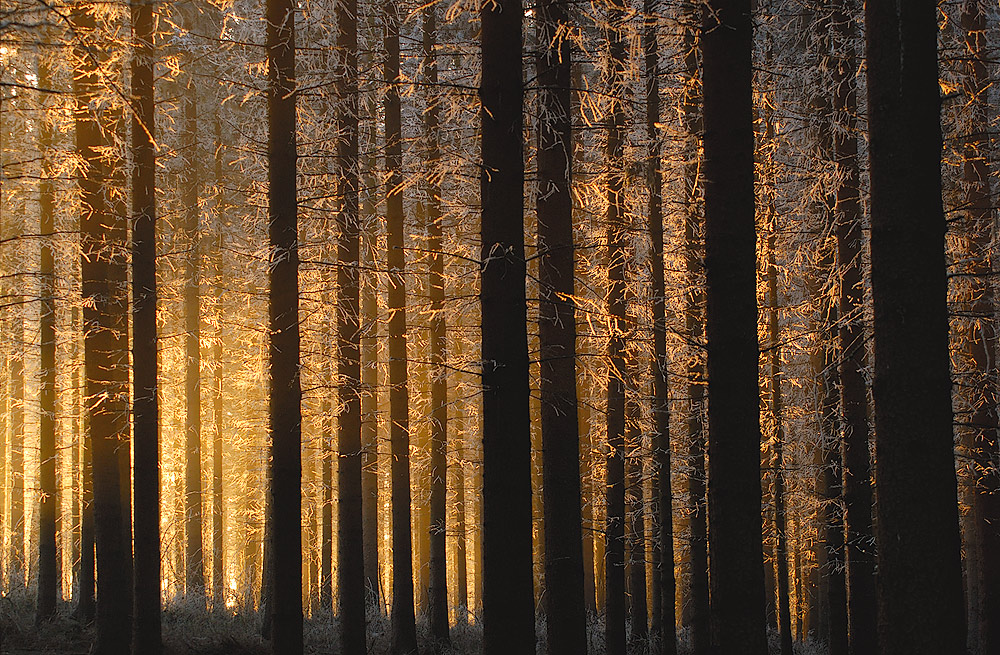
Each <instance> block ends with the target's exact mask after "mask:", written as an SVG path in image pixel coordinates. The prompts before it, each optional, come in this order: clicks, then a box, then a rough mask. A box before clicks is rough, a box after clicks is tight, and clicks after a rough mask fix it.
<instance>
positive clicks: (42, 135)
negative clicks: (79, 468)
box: [35, 60, 60, 623]
mask: <svg viewBox="0 0 1000 655" xmlns="http://www.w3.org/2000/svg"><path fill="white" fill-rule="evenodd" d="M51 83H52V81H51V75H50V71H49V67H48V65H47V64H45V63H44V61H41V60H40V61H39V63H38V84H39V85H40V86H43V85H44V87H43V88H47V87H49V85H50V84H51ZM46 104H47V103H46ZM43 107H44V105H43ZM40 123H41V124H40V126H39V138H38V146H39V151H40V152H41V156H42V158H43V159H42V170H41V180H40V181H39V185H38V196H39V197H38V206H39V229H38V233H39V234H40V235H41V238H42V239H43V240H42V245H41V253H40V255H41V261H40V264H41V266H40V270H39V272H40V273H41V277H40V279H39V282H40V287H41V288H40V293H39V295H40V296H41V302H40V306H39V310H38V320H39V340H40V342H41V352H40V361H39V365H40V369H41V379H40V380H39V389H38V396H39V417H38V442H39V450H38V462H39V464H38V481H39V491H40V492H41V493H40V494H39V508H38V581H37V582H38V593H37V604H36V608H35V622H36V623H41V622H43V621H45V620H47V619H49V618H50V617H52V616H53V615H54V614H55V611H56V599H57V598H58V596H59V589H60V586H59V567H58V564H57V558H56V553H57V551H56V510H57V507H56V504H57V499H58V496H59V489H58V487H57V486H56V303H55V295H56V277H55V249H54V243H53V240H54V238H55V234H54V232H55V204H54V200H55V198H54V195H55V185H54V183H53V167H52V164H51V162H50V161H49V157H50V156H51V154H52V153H51V150H52V142H53V134H52V123H51V122H50V120H49V117H48V116H46V115H43V116H42V117H41V120H40Z"/></svg>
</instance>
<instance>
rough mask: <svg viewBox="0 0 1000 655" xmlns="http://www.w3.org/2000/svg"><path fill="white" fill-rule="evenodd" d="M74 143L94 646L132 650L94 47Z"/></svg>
mask: <svg viewBox="0 0 1000 655" xmlns="http://www.w3.org/2000/svg"><path fill="white" fill-rule="evenodd" d="M73 23H74V27H75V29H76V30H77V31H78V34H81V35H85V37H87V36H92V35H94V34H95V33H96V25H95V20H94V16H93V15H92V14H91V13H90V12H89V8H88V7H83V6H80V7H77V8H75V10H74V12H73ZM76 56H77V70H76V75H75V76H74V81H73V86H74V95H75V98H76V107H75V121H76V146H77V152H78V153H79V155H80V158H81V159H82V161H83V162H84V166H85V168H84V173H83V175H82V177H81V179H80V191H81V200H82V203H83V207H82V215H81V218H80V237H81V250H82V253H81V254H82V256H81V273H82V283H83V299H84V310H83V321H84V326H85V327H84V358H85V374H86V393H87V398H88V403H87V404H88V417H87V418H88V431H89V433H90V443H91V454H92V457H91V470H92V476H93V507H94V509H93V512H94V525H95V532H96V539H95V541H96V546H97V582H98V585H99V593H98V595H97V608H96V615H97V631H96V636H95V640H94V644H93V647H92V650H91V652H93V653H95V654H96V655H117V654H119V653H128V652H129V650H130V641H131V617H132V589H131V580H130V577H129V571H130V570H131V557H132V552H131V544H127V543H125V541H124V535H125V531H124V529H123V525H124V523H125V521H126V517H125V515H124V507H123V506H122V491H121V488H120V484H121V471H120V469H119V459H120V458H119V456H118V453H117V451H118V449H119V448H127V447H128V298H127V292H126V260H125V257H124V256H123V251H124V247H125V239H126V225H125V220H124V217H123V216H120V215H117V214H116V213H114V212H112V211H110V207H109V203H108V202H107V199H106V197H105V193H106V185H107V184H108V182H109V181H110V177H111V176H109V175H108V171H107V162H106V160H105V159H104V156H103V154H102V153H101V149H102V147H103V146H104V145H105V140H106V136H105V133H104V130H103V129H102V126H101V125H99V123H98V120H97V113H96V111H97V108H96V106H95V103H94V100H95V98H96V96H97V93H98V86H99V84H100V81H99V77H98V71H97V60H96V59H95V58H94V57H93V52H92V51H88V52H86V53H84V52H83V51H82V50H78V51H77V52H76Z"/></svg>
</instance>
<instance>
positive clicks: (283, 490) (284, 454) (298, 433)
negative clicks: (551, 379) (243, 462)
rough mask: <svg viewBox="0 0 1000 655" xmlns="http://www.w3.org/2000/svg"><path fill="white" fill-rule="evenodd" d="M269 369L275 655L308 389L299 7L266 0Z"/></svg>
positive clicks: (282, 650) (295, 624)
mask: <svg viewBox="0 0 1000 655" xmlns="http://www.w3.org/2000/svg"><path fill="white" fill-rule="evenodd" d="M266 19H267V63H268V89H267V117H268V219H269V220H268V223H269V226H268V243H269V246H270V250H271V256H270V267H269V268H270V274H269V303H268V305H269V330H270V339H269V344H268V370H269V373H270V379H271V387H270V407H269V410H270V412H269V414H270V420H269V431H270V437H271V462H270V474H271V475H270V478H271V480H270V482H271V484H270V490H269V492H270V496H271V503H270V515H269V516H268V522H269V523H270V525H271V530H270V535H269V536H270V543H271V557H270V561H269V562H268V564H269V568H270V573H271V588H272V589H273V594H274V596H273V598H272V599H271V602H272V608H273V609H272V619H271V620H272V631H271V652H273V653H274V654H275V655H298V654H300V653H302V488H301V487H302V461H301V456H302V455H301V447H302V405H301V403H302V389H301V380H300V376H299V282H298V268H299V255H298V245H297V244H298V219H297V211H298V209H297V201H296V180H295V171H296V139H295V100H296V92H295V6H294V4H293V3H292V1H291V0H268V1H267V7H266Z"/></svg>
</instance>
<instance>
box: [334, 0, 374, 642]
mask: <svg viewBox="0 0 1000 655" xmlns="http://www.w3.org/2000/svg"><path fill="white" fill-rule="evenodd" d="M357 9H358V7H357V2H356V0H347V1H345V2H342V3H340V4H338V5H337V25H338V33H337V53H338V60H337V79H338V81H339V86H338V98H337V102H338V105H337V134H338V135H339V136H340V138H339V139H338V140H337V159H336V161H337V167H338V170H337V179H338V180H339V182H340V189H341V203H340V211H339V212H338V214H337V227H338V236H337V261H338V262H339V263H340V266H338V267H337V378H338V380H337V383H338V396H339V399H338V400H339V403H340V406H341V410H340V414H339V415H338V417H337V419H338V426H337V451H338V458H337V462H338V464H337V489H338V503H337V575H338V584H337V606H338V607H337V612H338V614H339V617H340V639H341V649H342V652H343V653H344V655H364V653H365V651H366V648H367V644H366V640H365V639H366V638H365V568H364V567H365V562H364V539H363V534H364V533H363V529H362V508H361V506H362V495H361V397H360V393H361V332H360V325H359V314H358V311H359V309H360V307H359V305H360V287H359V277H358V268H357V264H358V262H359V254H360V251H359V236H358V235H359V232H360V224H359V215H358V210H359V206H358V197H359V196H358V21H357Z"/></svg>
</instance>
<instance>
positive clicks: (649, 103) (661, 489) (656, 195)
mask: <svg viewBox="0 0 1000 655" xmlns="http://www.w3.org/2000/svg"><path fill="white" fill-rule="evenodd" d="M660 11H661V7H660V4H659V2H658V1H657V0H645V2H644V4H643V13H644V14H645V15H646V25H645V26H644V30H643V35H642V38H643V52H644V54H645V59H646V61H645V63H646V136H647V138H648V139H649V143H650V145H649V148H650V150H649V161H648V163H647V166H648V169H647V172H646V174H647V175H648V178H649V207H648V222H649V235H650V241H651V242H652V252H651V258H652V274H653V280H652V285H653V289H652V291H653V362H652V369H653V370H652V373H653V421H654V433H653V444H652V445H653V458H654V463H653V467H654V468H653V512H654V514H653V516H654V519H653V520H654V526H655V531H654V538H653V608H652V609H653V631H654V633H655V638H656V641H657V652H658V653H659V655H676V653H677V625H676V620H677V617H676V612H675V606H674V603H675V596H676V594H677V582H676V580H675V579H674V520H673V488H672V486H671V484H672V479H671V471H670V397H669V394H668V392H669V384H668V375H669V367H670V362H669V359H668V357H667V325H666V320H667V318H666V298H667V296H666V282H665V280H664V266H663V175H662V172H661V170H660V166H661V158H662V144H661V138H660V134H659V127H658V124H659V123H660V120H661V118H660V60H659V58H660V54H659V44H658V42H657V34H658V30H657V26H658V22H657V18H658V17H659V13H660ZM685 33H687V32H685Z"/></svg>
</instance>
